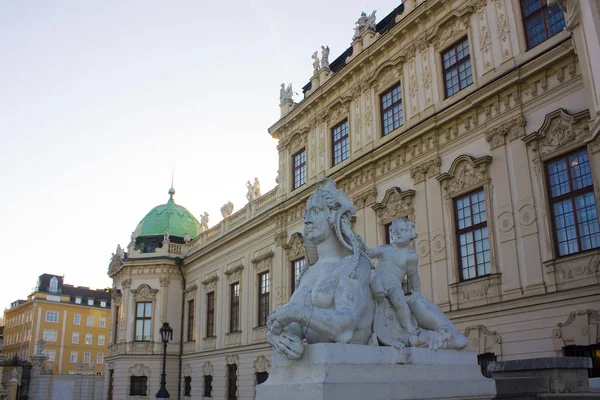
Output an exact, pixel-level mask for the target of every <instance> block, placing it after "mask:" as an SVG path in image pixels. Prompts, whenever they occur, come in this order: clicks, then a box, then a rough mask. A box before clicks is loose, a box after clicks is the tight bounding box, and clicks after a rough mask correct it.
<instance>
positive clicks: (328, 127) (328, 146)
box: [319, 97, 354, 174]
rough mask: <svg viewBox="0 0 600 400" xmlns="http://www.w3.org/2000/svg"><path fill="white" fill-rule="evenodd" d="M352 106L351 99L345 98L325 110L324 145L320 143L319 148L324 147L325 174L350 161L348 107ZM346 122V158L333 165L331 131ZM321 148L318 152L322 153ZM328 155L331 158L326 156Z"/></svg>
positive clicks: (350, 135)
mask: <svg viewBox="0 0 600 400" xmlns="http://www.w3.org/2000/svg"><path fill="white" fill-rule="evenodd" d="M351 104H352V98H350V97H345V98H342V99H341V100H336V101H335V102H334V103H333V104H332V105H330V106H329V108H328V109H327V114H326V115H325V118H324V127H325V131H324V132H322V134H324V135H325V143H321V144H320V146H324V147H325V149H324V150H325V169H326V171H327V174H331V173H333V172H334V171H337V170H339V169H340V168H342V167H343V166H344V165H347V164H348V163H349V162H350V160H352V148H351V147H352V143H351V142H352V140H351V138H352V135H353V134H354V132H353V129H352V125H351V120H352V118H351V117H350V105H351ZM344 121H347V122H348V158H346V159H344V160H342V161H340V162H339V163H337V164H334V163H333V129H334V128H335V127H336V126H338V125H340V124H341V123H342V122H344ZM322 150H323V148H321V149H320V150H319V151H322ZM328 154H330V155H331V157H328V156H327V155H328Z"/></svg>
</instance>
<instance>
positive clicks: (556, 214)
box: [546, 149, 600, 256]
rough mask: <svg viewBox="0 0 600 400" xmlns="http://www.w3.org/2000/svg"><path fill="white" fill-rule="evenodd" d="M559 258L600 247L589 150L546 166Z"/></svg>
mask: <svg viewBox="0 0 600 400" xmlns="http://www.w3.org/2000/svg"><path fill="white" fill-rule="evenodd" d="M546 174H547V179H548V186H549V192H550V204H551V208H552V216H553V220H554V236H555V240H556V248H557V251H558V255H559V256H566V255H568V254H573V253H579V252H581V251H586V250H590V249H594V248H597V247H600V226H599V224H598V214H597V212H596V200H595V198H594V186H593V183H592V173H591V170H590V161H589V158H588V153H587V151H586V150H585V149H581V150H577V151H574V152H572V153H569V154H567V155H565V156H562V157H560V158H558V159H555V160H553V161H550V162H548V163H547V164H546Z"/></svg>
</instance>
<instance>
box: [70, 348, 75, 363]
mask: <svg viewBox="0 0 600 400" xmlns="http://www.w3.org/2000/svg"><path fill="white" fill-rule="evenodd" d="M69 362H70V363H72V364H74V363H76V362H77V352H76V351H72V352H71V356H70V357H69Z"/></svg>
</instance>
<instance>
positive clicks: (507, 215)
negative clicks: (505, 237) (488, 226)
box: [498, 211, 515, 233]
mask: <svg viewBox="0 0 600 400" xmlns="http://www.w3.org/2000/svg"><path fill="white" fill-rule="evenodd" d="M514 226H515V221H514V218H513V215H512V213H511V212H509V211H505V212H503V213H502V214H500V215H499V216H498V230H499V231H500V232H502V233H508V232H510V231H512V229H513V228H514Z"/></svg>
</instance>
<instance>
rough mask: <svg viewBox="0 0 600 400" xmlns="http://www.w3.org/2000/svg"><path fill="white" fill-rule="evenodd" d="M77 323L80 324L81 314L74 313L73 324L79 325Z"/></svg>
mask: <svg viewBox="0 0 600 400" xmlns="http://www.w3.org/2000/svg"><path fill="white" fill-rule="evenodd" d="M79 324H81V315H79V314H75V315H74V316H73V325H79Z"/></svg>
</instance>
